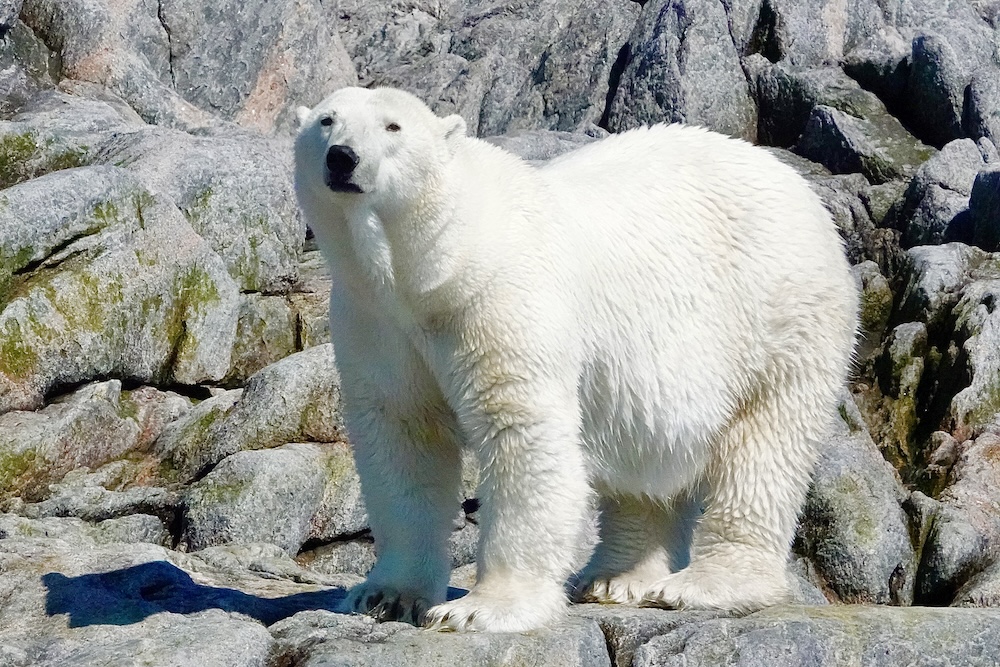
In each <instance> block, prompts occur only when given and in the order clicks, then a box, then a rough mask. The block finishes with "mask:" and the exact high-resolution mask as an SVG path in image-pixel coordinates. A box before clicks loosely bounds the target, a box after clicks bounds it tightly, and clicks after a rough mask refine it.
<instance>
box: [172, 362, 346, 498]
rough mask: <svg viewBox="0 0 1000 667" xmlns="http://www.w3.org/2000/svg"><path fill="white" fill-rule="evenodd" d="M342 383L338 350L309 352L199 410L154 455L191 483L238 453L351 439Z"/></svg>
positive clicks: (270, 368) (275, 366)
mask: <svg viewBox="0 0 1000 667" xmlns="http://www.w3.org/2000/svg"><path fill="white" fill-rule="evenodd" d="M338 383H339V377H338V375H337V371H336V368H335V367H334V364H333V346H332V345H331V344H329V343H327V344H325V345H318V346H316V347H312V348H309V349H308V350H305V351H303V352H298V353H296V354H293V355H291V356H288V357H285V358H284V359H282V360H281V361H278V362H277V363H274V364H271V365H270V366H267V367H266V368H264V369H262V370H260V371H259V372H257V373H256V374H255V375H254V376H253V377H251V378H250V380H249V381H248V382H247V385H246V388H245V389H244V390H243V391H242V393H241V394H237V393H235V392H226V393H225V394H222V395H220V396H217V397H214V398H213V399H209V401H205V403H203V404H201V405H199V406H197V407H196V408H195V409H194V410H192V411H191V413H190V414H189V415H188V416H187V418H186V419H184V420H183V421H182V422H179V423H177V424H175V425H171V426H170V427H169V428H168V429H166V430H165V431H164V433H163V435H162V436H161V437H160V438H159V439H158V440H157V441H156V443H155V444H154V447H153V450H154V452H155V453H156V454H157V455H158V456H160V457H162V458H164V459H165V460H167V461H168V462H169V465H170V466H171V467H172V468H173V469H174V471H175V474H176V475H177V476H178V479H179V480H181V481H189V480H191V479H194V478H195V477H197V476H198V475H199V474H200V473H202V472H204V471H205V470H206V469H208V468H210V467H211V466H213V465H215V464H216V463H218V462H219V461H221V460H222V459H224V458H225V457H227V456H229V455H231V454H235V453H236V452H239V451H243V450H251V449H267V448H269V447H275V446H277V445H282V444H285V443H289V442H304V441H316V442H338V441H343V440H346V437H345V434H344V430H343V422H342V421H341V418H340V414H339V412H338V406H339V402H340V390H339V385H338ZM205 404H208V405H205ZM203 406H204V407H203Z"/></svg>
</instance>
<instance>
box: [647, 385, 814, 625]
mask: <svg viewBox="0 0 1000 667" xmlns="http://www.w3.org/2000/svg"><path fill="white" fill-rule="evenodd" d="M807 389H808V385H805V386H804V383H798V382H788V381H786V382H775V383H774V384H772V385H771V389H770V390H764V391H763V392H762V394H761V395H759V396H758V397H757V400H756V401H755V402H753V403H752V404H750V405H748V406H747V407H745V408H744V410H743V411H742V414H740V415H739V416H738V417H737V418H736V420H735V421H734V423H733V424H732V425H731V426H730V428H729V429H728V430H727V431H726V432H725V434H724V435H723V436H722V438H721V439H720V441H719V442H717V443H716V449H715V451H714V452H713V462H712V464H711V469H710V470H709V471H708V475H707V477H706V481H707V497H706V499H705V501H706V503H705V513H704V515H703V517H702V519H701V520H700V521H699V523H698V525H697V527H696V528H695V532H694V539H693V542H692V548H691V563H690V565H689V566H688V567H687V568H685V569H684V570H681V571H680V572H677V573H674V574H671V575H669V576H667V577H665V578H664V579H663V580H661V581H659V582H657V583H656V584H655V585H654V586H652V587H651V588H650V589H649V590H648V591H647V592H646V595H645V596H644V597H645V602H646V603H648V604H650V605H653V606H659V607H668V608H675V609H681V608H683V609H721V610H727V611H736V612H750V611H754V610H757V609H760V608H763V607H766V606H770V605H773V604H777V603H779V602H782V601H785V600H786V599H787V598H788V595H789V588H788V581H787V579H786V561H787V557H788V549H789V546H790V544H791V540H792V536H793V534H794V532H795V524H796V521H797V518H798V512H799V509H800V508H801V506H802V503H803V501H804V499H805V495H806V491H807V490H808V486H809V481H810V476H811V472H812V467H813V464H814V462H815V458H816V442H817V440H818V439H819V437H821V434H822V432H823V429H824V428H825V426H826V425H827V424H828V423H829V421H830V418H831V413H832V407H833V392H832V391H822V390H821V391H815V389H814V392H815V393H813V394H812V395H810V393H809V392H808V391H807Z"/></svg>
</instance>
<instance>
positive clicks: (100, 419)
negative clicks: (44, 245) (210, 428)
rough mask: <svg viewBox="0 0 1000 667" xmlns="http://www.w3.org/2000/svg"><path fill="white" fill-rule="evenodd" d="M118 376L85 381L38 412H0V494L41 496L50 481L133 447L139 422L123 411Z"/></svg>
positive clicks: (137, 438) (92, 465) (26, 497)
mask: <svg viewBox="0 0 1000 667" xmlns="http://www.w3.org/2000/svg"><path fill="white" fill-rule="evenodd" d="M122 412H123V410H122V405H121V382H119V381H118V380H110V381H108V382H103V383H100V384H95V385H89V386H87V387H84V388H83V389H80V390H79V391H76V392H74V393H73V394H70V395H69V396H67V397H65V399H64V400H63V401H62V402H58V403H53V404H51V405H49V406H47V407H46V408H44V409H42V410H40V411H38V412H19V411H15V412H8V413H7V414H5V415H0V489H3V497H4V498H10V497H12V496H19V497H22V498H24V499H33V500H39V499H41V498H42V497H44V496H45V495H46V493H47V491H48V487H49V484H51V483H52V482H56V481H58V480H60V479H61V478H62V477H63V476H64V475H65V474H66V473H68V472H69V471H71V470H75V469H77V468H80V467H84V466H86V467H97V466H98V465H101V464H103V463H106V462H108V461H110V460H112V459H115V458H118V457H120V456H122V455H124V454H126V453H127V452H129V451H130V450H132V449H134V448H135V447H136V445H137V443H138V440H139V433H140V429H139V425H138V424H137V423H136V421H135V420H134V419H131V418H129V417H126V416H123V414H122Z"/></svg>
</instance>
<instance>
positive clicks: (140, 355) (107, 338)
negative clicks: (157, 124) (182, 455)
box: [0, 167, 238, 413]
mask: <svg viewBox="0 0 1000 667" xmlns="http://www.w3.org/2000/svg"><path fill="white" fill-rule="evenodd" d="M3 198H4V200H5V201H6V206H4V207H0V230H2V231H0V248H3V252H4V255H5V258H6V257H9V258H11V259H4V261H3V264H4V267H3V269H2V273H0V283H2V285H3V290H2V294H0V304H3V308H2V310H0V413H3V412H6V411H9V410H12V409H21V410H25V409H35V408H37V407H40V406H41V404H42V401H43V397H44V396H45V395H46V394H47V393H50V392H52V391H53V390H55V389H58V388H59V387H63V386H68V385H73V384H76V383H80V382H86V381H89V380H92V379H94V378H99V377H109V376H118V377H128V378H132V379H134V380H137V381H139V382H143V383H147V384H152V383H157V382H165V383H169V382H177V383H181V384H196V383H198V382H209V381H213V380H214V381H217V380H221V379H222V378H223V377H224V376H225V375H226V373H227V372H228V370H229V360H230V353H231V350H232V347H233V340H234V337H235V333H236V316H237V309H238V298H237V294H238V292H237V287H236V284H235V283H234V282H233V281H232V279H231V278H230V277H229V274H228V273H227V272H226V270H225V267H224V265H223V264H222V261H221V259H220V258H219V257H218V255H216V254H215V253H214V252H213V251H212V250H211V248H210V247H209V246H208V245H207V244H206V243H205V242H204V241H203V240H202V239H201V238H200V237H199V236H198V235H197V234H195V233H194V231H193V230H192V229H191V226H190V225H189V224H188V223H187V221H186V220H184V218H183V216H182V215H181V214H180V212H179V211H178V210H177V209H176V208H175V207H174V206H173V205H172V204H170V203H169V202H167V201H164V200H162V199H157V198H156V197H154V196H152V195H151V194H150V193H149V192H148V191H147V190H145V189H144V188H142V187H141V186H140V185H139V184H138V183H137V182H136V181H135V180H134V178H132V177H131V176H130V175H129V174H128V173H127V172H124V171H122V170H120V169H116V168H113V167H86V168H82V169H72V170H67V171H64V172H57V173H54V174H49V175H47V176H43V177H41V178H37V179H33V180H31V181H30V182H28V183H23V184H21V185H18V186H15V187H13V188H8V189H7V190H5V191H4V193H3Z"/></svg>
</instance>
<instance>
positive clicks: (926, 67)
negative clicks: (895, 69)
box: [908, 34, 968, 146]
mask: <svg viewBox="0 0 1000 667" xmlns="http://www.w3.org/2000/svg"><path fill="white" fill-rule="evenodd" d="M967 84H968V75H967V74H966V72H965V71H963V68H962V65H961V63H960V62H959V58H958V55H957V54H956V53H955V51H954V50H953V49H952V47H951V45H950V44H949V43H948V42H947V41H946V40H944V39H942V38H940V37H938V36H937V35H933V34H930V35H920V36H919V37H917V38H916V39H914V40H913V55H912V59H911V63H910V80H909V85H908V91H909V93H910V95H911V96H912V98H911V104H912V108H913V117H914V120H916V121H917V123H918V128H919V132H920V134H921V136H924V137H927V139H928V141H930V143H932V144H935V145H938V146H944V145H945V144H947V143H948V142H950V141H952V140H954V139H959V138H961V137H963V136H964V133H963V132H962V103H963V91H964V90H965V86H966V85H967Z"/></svg>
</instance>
